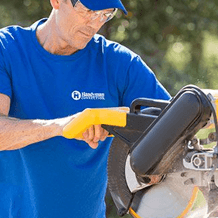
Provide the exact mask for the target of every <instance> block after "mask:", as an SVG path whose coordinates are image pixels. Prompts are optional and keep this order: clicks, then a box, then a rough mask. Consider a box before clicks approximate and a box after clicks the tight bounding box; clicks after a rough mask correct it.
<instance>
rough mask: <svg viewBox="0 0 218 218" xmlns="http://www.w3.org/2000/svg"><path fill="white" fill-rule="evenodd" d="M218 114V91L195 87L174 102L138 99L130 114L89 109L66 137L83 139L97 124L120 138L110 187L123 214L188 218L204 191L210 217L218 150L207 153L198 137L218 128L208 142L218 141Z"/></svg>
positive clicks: (111, 167)
mask: <svg viewBox="0 0 218 218" xmlns="http://www.w3.org/2000/svg"><path fill="white" fill-rule="evenodd" d="M217 114H218V92H217V91H213V90H212V92H211V91H210V90H206V91H203V90H201V89H199V88H198V87H196V86H192V85H190V86H186V87H184V88H183V89H181V90H180V91H179V92H178V94H177V95H176V96H175V97H174V98H172V99H171V100H170V101H163V100H155V99H145V98H140V99H136V100H134V101H133V102H132V104H131V107H130V111H128V109H126V108H124V109H123V108H110V109H106V108H103V109H86V110H85V111H83V112H82V113H81V114H79V116H77V117H76V118H75V119H74V120H73V121H72V122H71V123H70V124H69V125H67V126H66V127H65V129H64V136H65V137H66V138H81V137H82V132H84V131H85V130H86V129H87V128H89V127H90V126H91V125H97V124H101V125H102V127H103V128H105V129H106V130H107V131H109V133H110V134H111V135H113V136H114V139H113V143H112V145H111V149H110V153H109V158H108V186H109V190H110V193H111V196H112V198H113V201H114V203H115V205H116V207H117V212H118V215H120V216H123V215H125V214H126V213H130V214H131V215H132V216H133V217H137V218H146V217H148V218H150V217H157V218H160V217H188V216H186V215H187V213H188V212H190V208H191V206H192V204H193V201H194V199H195V197H196V195H197V193H198V191H199V189H200V190H201V191H203V193H204V196H205V198H206V199H207V202H208V204H207V207H206V209H205V211H206V212H205V211H204V213H206V214H209V213H211V212H212V211H213V210H214V209H215V208H216V206H218V201H217V202H215V203H214V204H212V203H211V200H210V199H212V197H211V196H214V193H218V191H217V190H218V188H217V186H218V171H217V170H216V169H217V166H218V158H217V156H218V146H217V145H216V146H215V147H214V148H213V149H203V146H202V145H201V142H203V140H198V139H197V138H196V136H195V135H196V133H197V132H198V131H199V130H201V129H202V128H215V132H212V133H210V136H209V139H208V140H206V141H207V142H211V141H213V142H217V137H218V127H217ZM204 142H205V140H204ZM211 187H213V188H211ZM211 193H212V194H211ZM213 199H214V197H213ZM152 202H153V203H152ZM158 202H159V203H158ZM163 202H164V203H163ZM208 205H209V206H208ZM211 205H213V206H211ZM192 217H194V216H192ZM202 217H203V216H202Z"/></svg>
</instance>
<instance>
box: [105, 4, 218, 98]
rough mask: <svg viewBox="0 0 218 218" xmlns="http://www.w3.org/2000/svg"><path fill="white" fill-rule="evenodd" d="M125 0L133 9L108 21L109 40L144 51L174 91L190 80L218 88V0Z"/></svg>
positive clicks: (146, 57)
mask: <svg viewBox="0 0 218 218" xmlns="http://www.w3.org/2000/svg"><path fill="white" fill-rule="evenodd" d="M123 2H124V5H126V8H127V9H128V12H129V13H128V15H127V16H126V17H125V16H124V15H122V14H121V12H119V13H118V14H117V18H119V19H116V18H115V19H114V20H112V21H111V23H110V24H108V30H107V35H108V37H109V38H111V39H112V40H115V41H119V42H121V43H122V44H124V45H126V46H127V47H129V48H131V49H132V50H134V51H135V52H136V53H138V54H140V55H141V57H142V58H143V59H144V61H145V62H146V63H147V64H148V65H149V66H150V68H151V69H152V70H154V72H155V73H156V75H157V77H158V78H159V79H160V80H161V82H162V83H163V84H164V85H165V87H166V88H167V89H168V90H169V91H170V92H171V94H175V93H176V92H177V91H178V90H179V89H180V88H181V87H182V86H184V85H187V84H190V83H191V84H195V85H198V86H200V87H201V88H211V89H212V88H214V89H218V76H217V72H216V69H217V58H218V52H217V49H218V37H217V31H218V29H217V26H218V20H217V17H218V3H217V1H213V0H209V1H202V0H187V1H182V0H168V1H158V0H156V1H153V0H138V1H127V0H123ZM208 43H209V44H208Z"/></svg>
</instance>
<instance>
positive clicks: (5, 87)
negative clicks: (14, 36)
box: [0, 40, 12, 98]
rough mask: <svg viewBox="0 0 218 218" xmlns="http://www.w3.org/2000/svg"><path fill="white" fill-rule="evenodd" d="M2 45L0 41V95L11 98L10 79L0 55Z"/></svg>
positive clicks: (0, 54) (2, 57)
mask: <svg viewBox="0 0 218 218" xmlns="http://www.w3.org/2000/svg"><path fill="white" fill-rule="evenodd" d="M2 49H4V48H2V45H1V40H0V93H2V94H5V95H8V96H9V97H10V98H11V95H12V88H11V77H10V75H9V72H8V71H7V69H6V67H5V60H4V56H3V53H2Z"/></svg>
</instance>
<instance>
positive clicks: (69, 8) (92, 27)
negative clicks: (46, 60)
mask: <svg viewBox="0 0 218 218" xmlns="http://www.w3.org/2000/svg"><path fill="white" fill-rule="evenodd" d="M60 1H61V3H60V7H59V9H58V11H56V13H57V16H56V24H57V27H56V28H57V29H56V30H57V33H58V36H59V37H60V38H61V40H63V41H64V42H66V44H67V46H69V47H71V48H73V49H75V50H79V49H83V48H84V47H85V46H86V45H87V43H88V42H89V41H90V40H91V38H92V37H93V36H94V34H95V33H96V32H98V30H99V29H100V28H101V26H102V25H103V24H104V23H105V20H101V16H97V18H94V19H93V16H92V14H90V15H89V13H90V12H89V11H85V10H84V11H83V13H84V14H82V13H80V12H81V11H80V10H81V8H80V7H81V5H79V7H78V6H77V8H75V7H73V5H72V3H71V1H70V0H67V1H64V0H60ZM105 11H106V12H111V11H113V9H108V10H104V12H105ZM86 13H88V15H87V16H85V15H86Z"/></svg>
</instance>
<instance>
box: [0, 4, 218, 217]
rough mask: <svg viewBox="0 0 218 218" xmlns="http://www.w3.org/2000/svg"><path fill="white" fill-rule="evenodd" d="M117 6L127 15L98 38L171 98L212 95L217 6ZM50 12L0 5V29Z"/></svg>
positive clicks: (217, 57) (217, 79) (110, 210)
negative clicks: (130, 58) (186, 92)
mask: <svg viewBox="0 0 218 218" xmlns="http://www.w3.org/2000/svg"><path fill="white" fill-rule="evenodd" d="M123 4H124V5H125V7H126V9H127V10H128V15H127V16H125V15H124V14H123V13H122V12H121V11H118V13H117V14H116V17H115V18H114V19H113V20H111V21H109V22H108V23H106V24H105V25H104V26H103V27H102V29H101V30H100V33H101V34H103V35H105V36H106V38H108V39H111V40H114V41H117V42H119V43H121V44H123V45H125V46H127V47H129V48H130V49H132V50H133V51H135V52H136V53H138V54H139V55H140V56H141V57H142V59H143V60H144V61H145V62H146V63H147V64H148V66H149V67H150V68H151V69H152V70H153V71H154V72H155V74H156V76H157V77H158V79H159V80H160V81H161V82H162V84H163V85H164V86H165V87H166V89H167V90H168V91H169V92H170V93H171V95H175V94H176V93H177V92H178V90H179V89H180V88H182V87H183V86H185V85H187V84H194V85H197V86H199V87H200V88H210V89H218V73H217V69H218V1H214V0H207V1H203V0H185V1H184V0H167V1H158V0H135V1H134V0H131V1H130V0H128V1H127V0H123ZM50 11H51V6H50V2H49V0H10V1H8V0H1V2H0V28H1V27H4V26H8V25H12V24H17V25H21V26H28V25H30V24H31V23H33V22H34V21H36V20H38V19H40V18H42V17H48V16H49V13H50ZM106 201H107V217H108V218H112V217H113V218H115V217H117V216H116V211H115V208H114V206H113V203H112V200H111V198H110V197H109V195H107V199H106ZM125 217H128V215H127V216H125Z"/></svg>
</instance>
